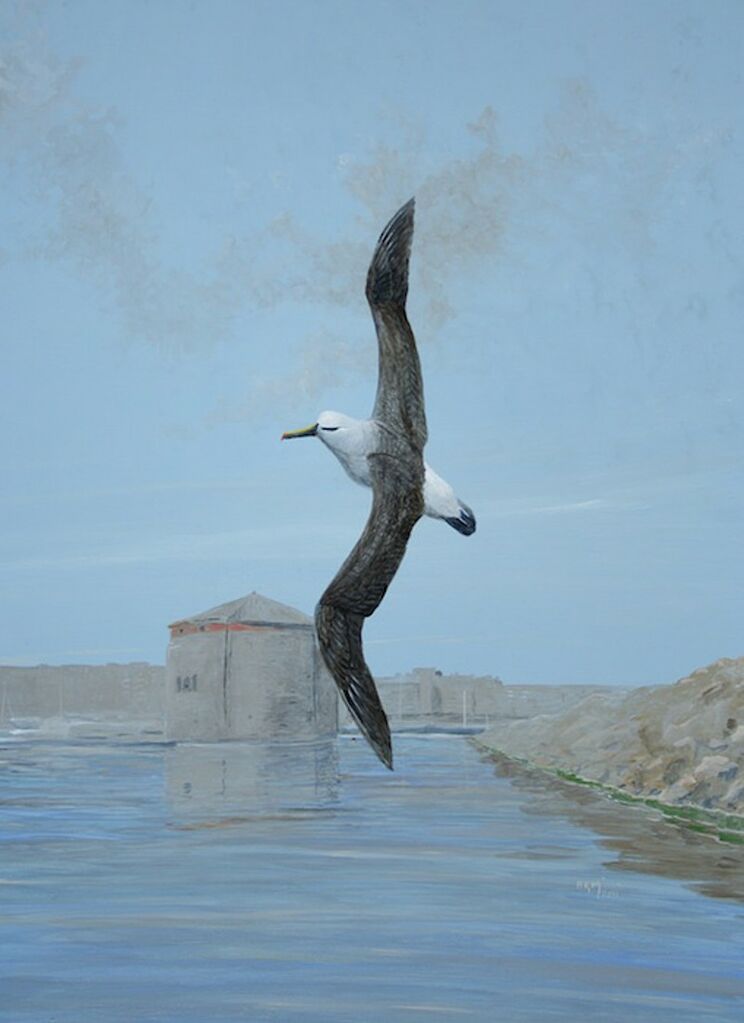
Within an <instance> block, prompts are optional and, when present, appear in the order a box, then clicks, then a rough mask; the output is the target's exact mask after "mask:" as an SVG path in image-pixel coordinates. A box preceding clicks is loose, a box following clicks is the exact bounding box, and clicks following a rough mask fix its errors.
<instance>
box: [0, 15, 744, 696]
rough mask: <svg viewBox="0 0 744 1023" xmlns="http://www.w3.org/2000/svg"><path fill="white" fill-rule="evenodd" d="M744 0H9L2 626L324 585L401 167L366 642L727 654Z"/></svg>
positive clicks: (16, 645)
mask: <svg viewBox="0 0 744 1023" xmlns="http://www.w3.org/2000/svg"><path fill="white" fill-rule="evenodd" d="M743 51H744V6H742V4H741V3H740V2H739V0H733V2H726V0H712V2H711V0H706V2H698V0H694V2H690V0H672V2H666V0H643V2H641V0H622V2H620V0H604V2H602V3H597V2H596V0H531V2H528V3H524V2H516V0H489V2H480V0H458V2H457V3H455V2H454V0H447V2H444V0H390V2H388V0H375V2H374V3H371V4H370V3H368V2H362V0H344V2H341V0H338V2H336V0H315V2H313V3H306V2H304V0H271V2H263V0H251V2H228V0H209V2H206V0H190V2H187V0H179V2H175V0H148V2H144V0H108V2H107V3H105V4H101V3H98V2H97V0H67V2H62V0H58V2H56V3H49V4H47V3H42V2H26V3H24V2H21V3H16V2H11V0H0V187H1V189H2V196H3V201H2V203H0V325H1V326H0V338H1V345H2V348H1V357H2V367H3V369H2V382H3V401H2V403H1V406H2V407H1V409H0V419H1V421H2V432H3V440H4V443H3V444H2V445H1V446H0V463H1V466H2V469H1V474H0V479H1V480H2V488H1V489H0V523H1V527H2V528H1V529H0V561H1V562H2V579H3V585H2V587H1V588H0V595H1V596H0V599H1V601H2V604H1V606H0V614H1V617H2V623H3V627H2V630H0V663H6V664H19V665H24V664H25V665H28V664H36V663H50V664H59V663H105V662H109V661H114V662H119V661H130V660H149V661H153V662H156V663H163V662H164V658H165V651H166V646H167V639H168V634H167V628H166V626H167V624H168V623H169V622H172V621H174V620H176V619H178V618H180V617H184V616H187V615H189V614H193V613H196V612H199V611H202V610H204V609H206V608H209V607H212V606H214V605H216V604H220V603H223V602H225V601H228V600H232V599H235V598H237V597H240V596H242V595H244V594H246V593H248V592H250V591H252V590H257V591H258V592H260V593H263V594H265V595H266V596H269V597H271V598H273V599H276V600H280V601H283V602H285V603H288V604H290V605H292V606H295V607H298V608H300V609H302V610H303V611H305V612H307V613H312V610H313V608H314V606H315V603H316V601H317V599H318V597H319V595H320V593H321V592H322V591H323V589H324V588H325V586H326V585H327V583H328V582H329V581H330V579H331V578H332V576H333V575H334V573H335V572H336V570H337V568H338V567H339V566H340V564H341V562H342V561H343V559H344V557H345V556H346V554H347V553H348V551H349V550H350V548H351V547H352V545H353V544H354V543H355V541H356V539H357V537H358V535H359V533H360V531H361V529H362V527H363V524H364V522H365V520H366V516H367V514H368V509H369V501H370V494H369V491H366V490H364V489H363V488H360V487H357V486H355V485H354V484H353V483H352V482H351V481H349V480H348V479H347V478H346V476H345V475H344V474H343V470H342V469H341V467H340V466H339V465H338V463H337V462H336V461H335V459H333V458H332V457H331V455H330V454H329V452H327V451H326V450H325V449H324V448H323V447H322V445H321V444H320V443H318V442H317V441H315V440H306V441H297V442H294V443H292V444H281V443H280V442H279V437H280V434H281V433H282V432H283V431H284V430H288V429H292V428H297V427H301V426H305V425H306V424H308V423H310V422H312V421H314V419H315V418H316V417H317V414H318V413H319V412H320V411H321V410H323V409H336V410H340V411H343V412H346V413H348V414H351V415H356V416H359V417H363V416H366V415H368V414H369V412H370V411H371V406H372V401H373V397H374V391H375V386H376V379H375V376H376V343H375V338H374V331H373V327H372V323H371V319H370V317H369V311H368V309H367V307H366V303H365V299H364V276H365V272H366V266H367V264H368V262H369V258H370V256H371V253H372V249H373V248H374V243H375V241H376V238H377V236H378V234H379V232H380V230H381V229H382V227H383V226H384V224H385V222H386V221H387V220H388V218H389V217H390V216H391V215H392V214H393V213H394V212H395V210H396V209H397V208H398V206H400V205H401V204H402V203H403V202H405V201H406V200H407V199H408V198H409V197H410V196H411V195H415V196H416V200H417V207H416V231H415V236H414V243H413V254H412V265H411V286H410V293H409V303H408V311H409V317H410V319H411V322H412V324H413V327H414V330H415V332H416V336H417V341H418V345H419V351H420V355H421V360H422V365H423V373H424V381H425V391H426V403H427V417H428V424H429V443H428V445H427V449H426V458H427V461H429V462H430V464H431V465H432V466H433V467H434V468H435V469H436V470H437V471H438V472H439V473H440V475H443V476H444V477H445V478H447V479H448V480H449V481H450V482H451V483H452V485H453V486H454V488H455V490H456V491H457V493H458V494H459V495H460V497H461V498H462V499H463V500H464V501H465V502H466V503H467V504H468V505H470V506H471V507H472V508H473V510H474V512H475V514H476V517H477V520H478V529H477V532H476V533H475V535H474V536H472V537H469V538H465V537H462V536H460V535H459V534H458V533H456V532H455V531H454V530H452V529H450V528H448V527H447V526H446V525H445V524H443V523H440V522H436V521H433V520H423V521H422V522H421V523H419V525H418V526H417V527H416V529H415V531H414V534H413V536H412V539H411V542H410V544H409V548H408V552H407V555H406V558H405V560H404V562H403V565H402V567H401V569H400V571H399V573H398V575H397V577H396V579H395V580H394V582H393V584H392V586H391V588H390V590H389V592H388V594H387V596H386V598H385V600H384V602H383V604H382V605H381V607H380V608H379V610H378V611H377V613H376V614H375V615H374V617H373V618H372V619H370V620H369V621H368V623H367V624H366V626H365V649H366V652H367V657H368V660H369V662H370V666H371V668H372V670H373V672H374V673H376V674H379V675H390V674H393V673H396V672H399V671H400V672H402V671H407V670H409V669H410V668H412V667H414V666H417V665H425V666H433V667H438V668H440V669H441V670H443V671H445V672H462V673H475V674H495V675H498V676H500V677H501V678H503V679H504V680H505V681H507V682H543V683H559V682H585V683H596V682H606V683H613V684H626V685H628V684H630V685H642V684H646V683H658V682H669V681H673V680H674V679H676V678H678V677H681V676H684V675H686V674H688V673H689V672H690V671H692V670H693V669H695V668H696V667H699V666H701V665H705V664H708V663H710V662H711V661H715V660H717V659H718V658H720V657H735V656H741V655H742V654H744V628H743V627H742V623H744V589H743V585H744V544H743V543H742V522H743V521H744V472H743V464H742V463H743V460H744V455H743V452H744V426H743V422H744V416H743V415H742V412H743V410H744V409H743V405H744V388H742V380H743V378H744V344H743V343H742V341H743V338H742V313H743V312H744V200H743V199H742V189H741V184H740V176H741V167H742V166H743V165H744V135H743V129H744V85H743V82H742V75H743V74H744V52H743Z"/></svg>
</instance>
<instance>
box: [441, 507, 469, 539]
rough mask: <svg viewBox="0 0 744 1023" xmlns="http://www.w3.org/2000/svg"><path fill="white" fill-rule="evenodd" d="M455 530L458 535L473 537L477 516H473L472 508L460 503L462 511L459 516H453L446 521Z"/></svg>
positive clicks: (460, 510)
mask: <svg viewBox="0 0 744 1023" xmlns="http://www.w3.org/2000/svg"><path fill="white" fill-rule="evenodd" d="M444 521H445V522H447V523H448V524H449V525H450V526H452V528H453V529H456V530H457V532H458V533H462V534H463V536H472V534H473V533H474V532H475V515H473V510H472V508H468V506H467V505H466V504H463V503H462V501H460V509H459V513H458V514H457V515H453V516H451V517H449V518H446V519H445V520H444Z"/></svg>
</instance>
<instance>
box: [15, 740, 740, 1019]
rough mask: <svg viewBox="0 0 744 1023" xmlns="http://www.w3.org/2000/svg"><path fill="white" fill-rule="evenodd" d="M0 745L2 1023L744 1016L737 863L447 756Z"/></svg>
mask: <svg viewBox="0 0 744 1023" xmlns="http://www.w3.org/2000/svg"><path fill="white" fill-rule="evenodd" d="M395 754H396V770H395V772H394V773H389V772H387V771H385V770H384V769H383V768H382V767H381V766H380V765H379V763H378V762H377V761H376V759H375V758H374V756H373V755H372V754H371V752H370V750H369V749H368V748H367V746H366V745H365V744H364V743H363V742H362V741H361V740H355V739H354V738H353V737H348V736H347V737H342V738H340V739H339V740H336V741H333V742H328V743H320V744H308V745H291V746H290V745H287V746H282V745H269V746H264V745H261V744H243V743H225V744H204V745H178V746H167V745H151V746H134V745H132V746H123V745H118V746H117V745H107V744H103V743H101V744H96V743H95V742H89V743H85V744H77V745H75V744H70V743H48V742H47V743H44V742H38V741H19V742H13V741H12V740H8V741H6V742H4V743H3V744H2V747H1V748H0V815H1V819H2V827H1V831H0V838H1V842H0V947H1V948H2V956H1V957H0V991H1V992H2V994H1V995H0V1020H3V1021H7V1023H32V1021H33V1023H93V1021H95V1023H98V1021H101V1020H106V1021H109V1023H119V1021H121V1023H150V1021H153V1023H155V1021H158V1023H234V1021H247V1023H263V1021H267V1023H268V1021H271V1023H294V1021H297V1023H300V1021H307V1023H335V1021H348V1023H379V1021H382V1020H385V1021H394V1023H397V1021H400V1023H414V1021H421V1020H435V1019H441V1020H460V1019H462V1020H471V1021H483V1023H492V1021H495V1020H498V1021H504V1023H519V1021H529V1023H542V1021H552V1020H561V1021H571V1023H574V1021H576V1020H587V1021H589V1020H591V1021H602V1020H604V1021H617V1023H620V1021H628V1020H633V1021H649V1023H651V1021H653V1023H660V1021H666V1020H669V1021H672V1020H673V1021H675V1023H685V1021H689V1023H701V1021H713V1020H715V1021H731V1023H734V1021H737V1023H738V1021H739V1020H741V1019H744V862H743V859H742V857H743V856H744V854H743V853H742V852H741V847H738V846H731V847H729V848H727V847H726V846H724V844H723V843H718V842H716V841H714V840H712V839H710V838H708V837H705V836H701V835H697V834H695V833H694V832H689V831H685V830H684V829H683V828H681V827H680V826H679V825H675V824H673V823H670V822H668V821H664V820H660V819H658V817H657V816H656V815H655V814H654V813H653V811H651V810H646V809H638V808H636V807H627V806H623V805H617V804H612V803H610V802H608V800H607V799H606V797H604V796H602V795H598V794H597V793H595V792H592V791H588V790H581V789H579V788H577V787H576V786H570V785H567V784H565V783H549V782H547V781H546V780H545V779H541V778H539V777H535V776H532V775H530V774H528V773H525V772H524V771H521V770H520V769H518V768H513V767H511V766H510V765H508V764H506V763H502V764H498V763H494V762H493V761H492V760H490V759H489V758H487V757H486V756H484V754H483V753H481V752H479V750H478V749H476V748H475V747H474V746H473V745H472V743H471V742H470V741H468V740H467V739H466V738H465V737H463V736H454V735H448V736H440V735H420V736H415V735H396V736H395Z"/></svg>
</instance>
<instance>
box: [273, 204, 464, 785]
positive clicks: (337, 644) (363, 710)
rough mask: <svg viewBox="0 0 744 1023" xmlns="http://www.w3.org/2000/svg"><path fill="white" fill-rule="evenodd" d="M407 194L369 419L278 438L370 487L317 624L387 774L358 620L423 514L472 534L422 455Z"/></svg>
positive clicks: (386, 234)
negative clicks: (318, 451)
mask: <svg viewBox="0 0 744 1023" xmlns="http://www.w3.org/2000/svg"><path fill="white" fill-rule="evenodd" d="M413 210H414V200H413V199H410V200H409V201H408V202H407V203H406V204H405V206H402V207H401V208H400V209H399V210H398V212H397V213H396V214H395V216H394V217H393V218H392V220H391V221H390V223H389V224H388V225H387V227H386V228H385V229H384V231H383V232H382V234H381V235H380V238H379V241H378V242H377V247H376V248H375V251H374V255H373V256H372V262H371V264H370V267H369V271H368V273H367V288H366V294H367V301H368V302H369V305H370V309H371V310H372V318H373V320H374V323H375V329H376V331H377V340H378V355H379V370H378V379H377V395H376V397H375V404H374V408H373V410H372V418H371V419H352V418H351V417H350V416H345V415H343V414H342V413H340V412H322V413H321V414H320V415H319V416H318V420H317V422H315V423H313V424H312V426H308V427H306V428H305V429H302V430H291V431H289V432H287V433H284V434H283V435H282V440H289V439H291V438H295V437H318V438H319V439H320V440H321V441H322V442H323V443H324V444H325V446H326V447H327V448H329V449H330V450H331V451H332V452H333V454H334V455H335V456H336V458H338V460H339V462H340V463H341V465H342V466H343V467H344V469H345V470H346V472H347V473H348V475H349V476H351V478H352V479H353V480H354V481H355V482H356V483H361V484H362V485H364V486H368V487H371V488H372V511H371V512H370V516H369V519H368V520H367V524H366V526H365V527H364V531H363V532H362V535H361V536H360V538H359V540H358V542H357V544H356V546H355V547H354V549H353V550H352V552H351V554H349V556H348V557H347V559H346V561H345V562H344V563H343V565H342V566H341V568H340V569H339V571H338V572H337V573H336V575H335V577H334V579H333V580H332V582H331V583H330V585H329V586H328V588H327V589H326V591H325V593H323V595H322V597H321V598H320V601H319V602H318V606H317V607H316V609H315V625H316V629H317V633H318V643H319V646H320V652H321V654H322V657H323V660H324V661H325V663H326V665H327V667H328V670H329V671H330V673H331V675H332V676H333V678H334V680H335V682H336V685H337V686H338V688H339V690H340V692H341V696H342V697H343V700H344V702H345V703H346V706H347V707H348V708H349V711H350V713H351V716H352V717H353V718H354V720H355V721H356V723H357V724H358V725H359V727H360V729H361V730H362V732H363V734H364V735H365V737H366V738H367V740H368V741H369V743H370V745H371V746H372V749H373V750H374V751H375V753H376V754H377V756H378V757H379V758H380V760H381V761H382V762H383V764H385V766H386V767H389V768H390V769H391V770H392V767H393V751H392V746H391V743H390V727H389V725H388V720H387V717H386V715H385V711H384V710H383V708H382V704H381V703H380V697H379V695H378V693H377V689H376V687H375V683H374V679H373V678H372V675H371V673H370V670H369V668H368V667H367V664H366V662H365V660H364V653H363V650H362V626H363V625H364V619H365V618H369V617H370V615H372V614H374V612H375V610H376V609H377V607H378V606H379V604H380V602H381V601H382V598H383V597H384V596H385V592H386V590H387V588H388V586H389V585H390V583H391V581H392V579H393V576H394V575H395V573H396V572H397V571H398V566H399V565H400V563H401V561H402V560H403V555H404V554H405V550H406V544H407V543H408V538H409V536H410V535H411V531H412V529H413V527H414V526H415V525H416V523H417V522H418V520H419V519H420V518H421V516H422V515H430V516H432V517H433V518H438V519H444V521H445V522H447V523H448V524H449V525H450V526H452V527H453V528H454V529H456V530H457V531H458V532H460V533H463V534H465V535H466V536H469V535H470V534H471V533H473V532H475V517H474V515H473V513H472V511H471V510H470V508H468V506H467V505H466V504H463V502H462V501H460V500H459V498H458V497H456V495H455V492H454V490H453V489H452V487H451V486H450V485H449V483H446V482H445V481H444V480H443V479H442V478H441V477H440V476H438V475H437V473H435V472H434V471H433V469H431V468H430V467H429V466H428V465H427V464H426V463H425V462H424V459H423V450H424V445H425V444H426V415H425V412H424V391H423V385H422V382H421V366H420V363H419V357H418V352H417V351H416V341H415V338H414V336H413V331H412V330H411V327H410V324H409V323H408V318H407V316H406V296H407V294H408V264H409V260H410V255H411V240H412V238H413Z"/></svg>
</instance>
